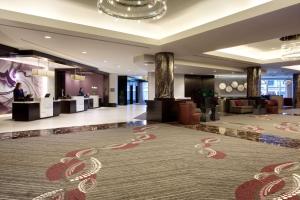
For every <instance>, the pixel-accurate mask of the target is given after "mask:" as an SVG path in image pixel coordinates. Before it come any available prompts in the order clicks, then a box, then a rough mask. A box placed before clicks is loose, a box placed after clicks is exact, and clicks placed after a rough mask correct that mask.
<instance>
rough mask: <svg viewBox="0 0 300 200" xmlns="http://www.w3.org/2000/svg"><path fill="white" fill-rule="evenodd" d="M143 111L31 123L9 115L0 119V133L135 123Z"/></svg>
mask: <svg viewBox="0 0 300 200" xmlns="http://www.w3.org/2000/svg"><path fill="white" fill-rule="evenodd" d="M145 111H146V106H145V105H131V106H118V107H117V108H98V109H92V110H88V111H86V112H80V113H74V114H61V115H60V116H58V117H53V118H48V119H41V120H36V121H31V122H15V121H13V120H12V119H11V115H5V116H2V117H0V133H4V132H19V131H24V130H41V129H54V128H61V127H74V126H86V125H96V124H108V123H120V122H129V121H137V119H135V117H136V116H138V115H141V114H142V113H144V112H145Z"/></svg>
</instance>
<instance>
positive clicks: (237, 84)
mask: <svg viewBox="0 0 300 200" xmlns="http://www.w3.org/2000/svg"><path fill="white" fill-rule="evenodd" d="M238 86H239V83H238V82H237V81H232V83H231V87H232V88H237V87H238Z"/></svg>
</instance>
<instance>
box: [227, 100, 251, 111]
mask: <svg viewBox="0 0 300 200" xmlns="http://www.w3.org/2000/svg"><path fill="white" fill-rule="evenodd" d="M229 112H230V113H236V114H244V113H252V112H253V100H248V99H232V100H230V101H229Z"/></svg>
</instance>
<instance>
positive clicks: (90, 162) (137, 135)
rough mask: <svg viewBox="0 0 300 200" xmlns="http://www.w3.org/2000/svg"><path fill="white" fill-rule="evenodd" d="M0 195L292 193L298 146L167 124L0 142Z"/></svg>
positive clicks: (120, 198) (298, 174)
mask: <svg viewBox="0 0 300 200" xmlns="http://www.w3.org/2000/svg"><path fill="white" fill-rule="evenodd" d="M0 155H1V156H0V162H1V165H0V188H1V192H0V199H69V200H71V199H72V200H73V199H79V200H84V199H87V200H88V199H91V200H93V199H97V200H98V199H109V200H115V199H116V200H124V199H125V200H126V199H189V200H193V199H197V200H198V199H205V200H209V199H211V200H212V199H218V200H221V199H224V200H225V199H226V200H227V199H238V200H248V199H249V200H250V199H293V200H295V199H296V200H297V199H299V198H298V196H297V195H298V194H299V192H300V189H299V185H300V163H299V150H298V149H293V148H283V147H279V146H273V145H267V144H263V143H258V142H253V141H248V140H241V139H238V138H233V137H226V136H223V135H216V134H212V133H206V132H202V131H195V130H192V129H187V128H182V127H175V126H172V125H167V124H152V125H148V126H142V127H127V128H117V129H107V130H97V131H93V132H89V133H85V132H81V133H74V134H64V135H50V136H47V137H34V138H25V139H18V140H3V141H1V142H0Z"/></svg>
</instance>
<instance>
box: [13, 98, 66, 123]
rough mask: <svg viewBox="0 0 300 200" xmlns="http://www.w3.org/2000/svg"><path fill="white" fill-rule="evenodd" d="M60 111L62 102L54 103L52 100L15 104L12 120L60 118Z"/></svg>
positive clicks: (42, 99)
mask: <svg viewBox="0 0 300 200" xmlns="http://www.w3.org/2000/svg"><path fill="white" fill-rule="evenodd" d="M60 110H61V104H60V101H53V99H52V98H41V99H39V100H38V101H20V102H13V106H12V119H14V120H15V121H33V120H37V119H43V118H48V117H54V116H58V115H59V114H60V113H61V111H60Z"/></svg>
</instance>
